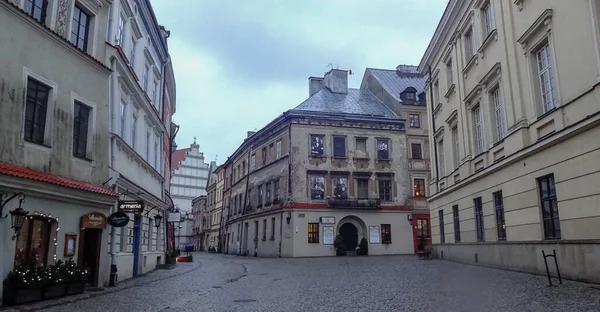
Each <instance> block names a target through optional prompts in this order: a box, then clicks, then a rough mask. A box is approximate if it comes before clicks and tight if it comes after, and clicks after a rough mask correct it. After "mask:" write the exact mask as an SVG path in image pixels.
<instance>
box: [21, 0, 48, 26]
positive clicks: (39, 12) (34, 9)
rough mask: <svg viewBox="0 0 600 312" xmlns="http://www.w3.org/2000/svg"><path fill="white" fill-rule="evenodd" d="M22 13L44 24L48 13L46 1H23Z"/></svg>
mask: <svg viewBox="0 0 600 312" xmlns="http://www.w3.org/2000/svg"><path fill="white" fill-rule="evenodd" d="M23 11H25V12H26V13H27V14H29V15H31V16H32V17H33V18H34V19H36V20H37V21H38V22H41V23H45V21H46V14H47V11H48V0H25V3H24V5H23Z"/></svg>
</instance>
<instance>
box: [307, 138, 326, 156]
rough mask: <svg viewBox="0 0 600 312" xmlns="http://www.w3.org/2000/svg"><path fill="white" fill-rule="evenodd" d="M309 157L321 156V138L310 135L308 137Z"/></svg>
mask: <svg viewBox="0 0 600 312" xmlns="http://www.w3.org/2000/svg"><path fill="white" fill-rule="evenodd" d="M310 155H311V156H323V136H322V135H311V137H310Z"/></svg>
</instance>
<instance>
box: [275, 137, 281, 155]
mask: <svg viewBox="0 0 600 312" xmlns="http://www.w3.org/2000/svg"><path fill="white" fill-rule="evenodd" d="M275 144H276V150H277V159H279V158H281V140H277V142H276V143H275Z"/></svg>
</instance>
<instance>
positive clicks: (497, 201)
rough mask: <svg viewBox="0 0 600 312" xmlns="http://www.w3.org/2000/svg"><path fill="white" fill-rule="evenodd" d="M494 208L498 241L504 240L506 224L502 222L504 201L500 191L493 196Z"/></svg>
mask: <svg viewBox="0 0 600 312" xmlns="http://www.w3.org/2000/svg"><path fill="white" fill-rule="evenodd" d="M493 195H494V207H495V208H496V229H497V231H498V240H499V241H505V240H506V222H505V220H504V199H503V198H502V191H498V192H495V193H494V194H493Z"/></svg>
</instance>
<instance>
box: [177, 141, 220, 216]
mask: <svg viewBox="0 0 600 312" xmlns="http://www.w3.org/2000/svg"><path fill="white" fill-rule="evenodd" d="M171 159H172V164H171V198H173V202H174V203H175V207H176V208H177V209H179V211H180V212H182V213H185V212H189V211H191V209H192V200H193V199H194V198H196V197H198V196H202V195H206V187H207V186H208V179H209V176H210V164H208V163H206V162H204V160H205V158H204V153H203V152H201V151H200V145H199V144H197V143H196V138H195V137H194V142H193V143H192V144H190V147H188V148H182V149H178V150H176V151H174V152H173V155H172V157H171ZM213 169H214V168H213Z"/></svg>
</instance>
